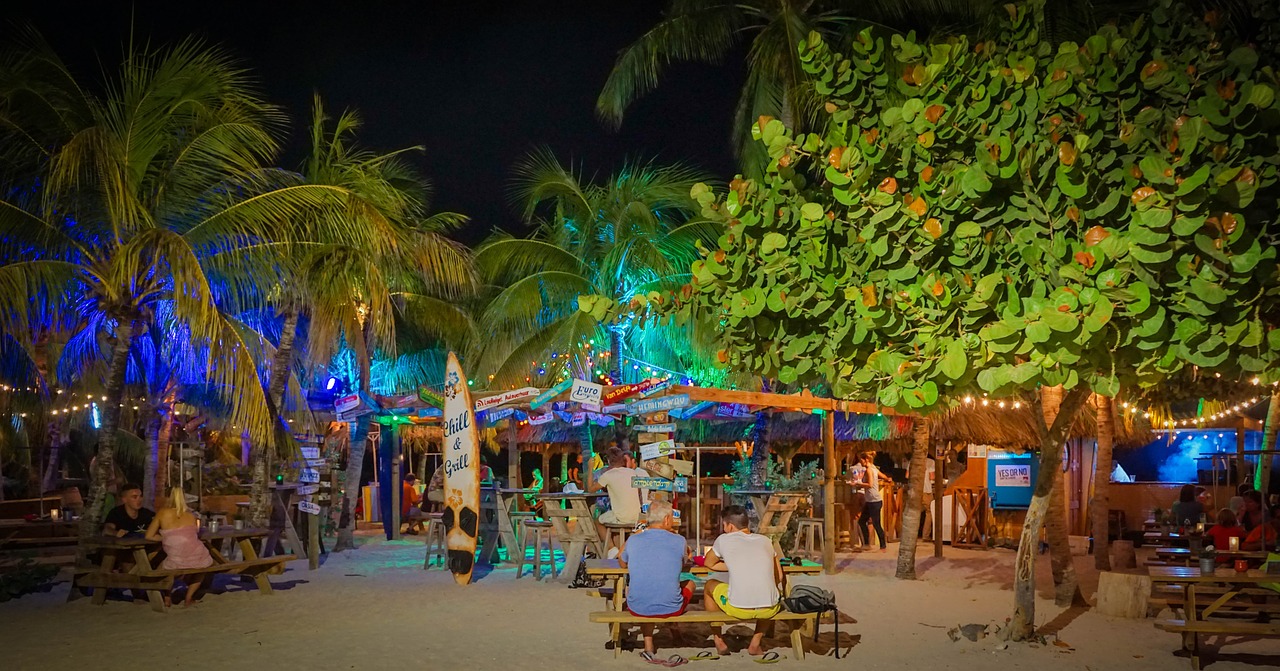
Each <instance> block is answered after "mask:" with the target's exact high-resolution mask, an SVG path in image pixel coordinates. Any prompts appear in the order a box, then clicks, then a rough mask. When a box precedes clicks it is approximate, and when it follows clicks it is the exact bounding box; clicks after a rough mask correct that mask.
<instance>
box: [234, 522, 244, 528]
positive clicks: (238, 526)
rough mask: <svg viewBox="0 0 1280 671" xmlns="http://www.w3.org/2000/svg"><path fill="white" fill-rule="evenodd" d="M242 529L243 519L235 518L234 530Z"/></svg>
mask: <svg viewBox="0 0 1280 671" xmlns="http://www.w3.org/2000/svg"><path fill="white" fill-rule="evenodd" d="M242 529H244V520H236V530H242Z"/></svg>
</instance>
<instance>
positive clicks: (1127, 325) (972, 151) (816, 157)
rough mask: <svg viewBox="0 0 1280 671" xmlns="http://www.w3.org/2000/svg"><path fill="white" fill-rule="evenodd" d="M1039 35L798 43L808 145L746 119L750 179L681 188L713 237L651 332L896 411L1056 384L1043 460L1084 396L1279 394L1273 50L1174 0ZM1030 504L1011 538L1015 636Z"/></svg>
mask: <svg viewBox="0 0 1280 671" xmlns="http://www.w3.org/2000/svg"><path fill="white" fill-rule="evenodd" d="M1248 7H1249V8H1251V9H1252V10H1254V11H1256V12H1266V11H1270V10H1269V9H1267V8H1266V7H1264V6H1263V5H1262V3H1260V2H1257V3H1251V4H1249V5H1248ZM1038 16H1039V9H1038V7H1037V6H1036V5H1034V4H1032V5H1016V6H1015V5H1010V6H1009V7H1008V17H1007V19H1005V20H1004V22H1003V25H1002V26H1000V29H1001V30H1000V32H999V33H998V37H996V38H994V39H986V40H970V39H966V38H953V39H947V40H942V41H930V42H922V41H918V40H916V39H915V38H914V36H913V35H907V36H901V35H893V36H891V37H889V38H888V39H887V40H886V39H885V37H883V36H881V35H879V34H877V33H876V32H875V31H873V30H870V29H868V30H865V31H863V32H862V33H860V34H859V35H857V37H856V39H854V40H853V41H852V43H851V44H850V45H849V46H848V52H849V53H848V55H847V56H845V55H842V54H840V53H837V52H836V51H835V50H834V48H833V47H832V45H829V44H827V43H826V42H824V41H823V40H822V39H821V38H820V37H818V36H817V35H810V36H809V38H808V39H807V40H805V41H804V42H802V43H801V44H799V45H798V49H799V53H800V58H801V61H802V62H803V63H804V67H805V69H806V70H807V71H808V72H809V74H810V75H811V76H812V77H813V78H814V80H815V87H816V91H817V93H818V94H819V95H821V96H823V97H825V99H826V100H825V105H824V108H825V113H826V114H827V123H826V126H825V130H824V131H823V132H821V133H806V134H793V133H792V132H791V131H790V130H788V129H787V128H786V127H785V126H784V125H783V124H782V123H781V122H779V121H777V120H774V119H769V118H765V117H762V118H761V119H759V121H758V124H757V126H756V135H757V137H758V139H759V141H760V142H761V143H763V144H764V145H765V146H766V147H767V149H768V152H769V156H770V157H771V161H772V162H771V164H770V167H769V170H768V171H767V173H766V175H765V177H764V178H763V179H760V180H743V179H738V180H735V181H734V182H732V183H731V184H730V186H729V188H728V190H726V191H723V192H716V191H713V190H712V189H710V188H707V187H704V186H699V187H695V189H694V195H695V197H696V198H697V199H698V201H699V202H700V203H701V205H702V207H703V209H704V214H706V215H707V216H708V217H712V218H717V219H719V220H720V221H722V222H723V224H724V233H723V235H721V236H720V238H719V240H718V244H717V246H716V247H715V248H714V249H707V250H705V256H704V258H703V259H700V260H699V261H697V262H695V263H694V264H693V268H692V274H693V281H692V282H691V283H690V284H689V285H687V286H685V287H684V288H683V290H682V292H681V295H679V296H677V297H676V299H677V300H676V301H674V302H671V303H670V304H669V305H668V306H666V307H661V306H660V307H658V312H660V313H661V314H662V315H663V317H662V318H675V319H679V318H680V317H681V315H682V314H683V313H684V312H685V311H687V310H690V309H692V308H694V307H695V306H696V307H699V308H702V309H712V310H718V311H719V314H720V316H721V326H722V328H723V343H724V349H723V350H721V352H720V354H719V357H720V360H721V361H722V362H723V363H724V364H725V365H728V366H731V367H735V368H743V369H746V370H749V371H751V372H753V373H756V374H760V375H765V376H770V377H776V378H778V379H780V380H783V381H784V382H800V383H823V384H827V385H829V386H830V388H831V389H832V390H833V391H834V393H835V395H837V396H839V397H858V398H874V399H875V400H877V401H878V402H879V403H881V404H883V405H884V406H887V407H892V408H895V409H896V410H899V411H906V412H916V413H926V412H929V411H931V410H933V409H935V408H938V407H941V406H943V405H945V404H946V403H948V402H949V399H954V398H957V397H959V396H962V395H965V394H971V393H987V394H990V395H992V396H1007V395H1013V394H1017V393H1019V392H1024V391H1032V390H1035V389H1037V388H1041V387H1054V388H1056V387H1061V388H1062V389H1063V395H1062V402H1061V407H1060V412H1059V413H1058V418H1057V420H1056V421H1053V422H1052V423H1051V424H1049V425H1047V426H1046V427H1045V431H1044V433H1043V437H1044V440H1043V445H1042V459H1044V460H1045V462H1046V463H1056V462H1057V460H1059V459H1060V458H1061V450H1062V443H1063V439H1064V437H1065V435H1066V431H1067V428H1068V427H1069V425H1070V423H1071V422H1072V421H1073V420H1074V418H1075V416H1076V414H1077V411H1078V410H1079V408H1080V407H1081V406H1082V405H1083V403H1084V402H1085V400H1086V398H1087V396H1088V394H1089V393H1090V391H1094V392H1097V393H1098V394H1101V395H1104V396H1114V395H1115V394H1116V393H1117V392H1118V390H1119V389H1120V388H1121V386H1134V387H1150V386H1153V385H1157V384H1159V383H1160V382H1161V380H1163V379H1164V378H1165V377H1167V376H1168V375H1170V374H1172V373H1176V372H1178V371H1180V370H1183V369H1185V368H1187V367H1189V366H1197V367H1200V368H1202V369H1208V370H1214V371H1219V372H1221V373H1222V375H1224V376H1234V377H1241V376H1250V377H1251V376H1255V375H1257V376H1260V377H1262V378H1264V379H1266V380H1269V379H1271V378H1274V377H1276V375H1277V371H1276V367H1275V364H1276V361H1277V357H1278V356H1280V331H1273V330H1270V329H1269V327H1270V326H1271V324H1270V323H1269V322H1270V320H1269V319H1268V316H1269V313H1270V312H1271V311H1272V310H1273V309H1274V305H1275V302H1276V296H1277V290H1278V289H1277V263H1276V257H1275V251H1274V249H1273V248H1272V246H1271V244H1270V243H1269V238H1268V236H1269V235H1270V228H1271V224H1272V223H1273V220H1274V218H1275V216H1276V215H1275V213H1276V204H1277V203H1276V201H1277V196H1278V195H1280V188H1278V187H1277V183H1276V163H1277V160H1278V158H1280V152H1278V151H1277V136H1276V131H1277V126H1278V125H1280V105H1278V104H1277V101H1276V87H1277V85H1278V84H1277V81H1276V73H1275V71H1274V69H1273V67H1272V63H1271V62H1270V61H1271V54H1272V53H1274V52H1273V50H1270V49H1268V48H1262V49H1255V48H1254V47H1252V46H1249V45H1247V44H1245V43H1244V42H1243V41H1242V40H1241V39H1240V38H1239V37H1238V36H1237V35H1234V34H1233V33H1232V32H1231V31H1230V30H1228V29H1226V28H1224V27H1223V26H1222V22H1221V21H1220V20H1219V18H1218V17H1217V16H1216V15H1214V14H1212V13H1211V14H1209V15H1207V16H1201V15H1198V14H1193V13H1192V12H1191V11H1190V10H1189V9H1188V8H1187V7H1186V6H1185V5H1183V4H1180V3H1176V2H1172V1H1171V0H1163V1H1162V2H1159V3H1157V4H1156V6H1155V7H1154V8H1153V10H1152V11H1151V13H1150V14H1149V15H1147V16H1144V17H1142V18H1141V19H1139V20H1137V21H1135V22H1134V23H1132V24H1129V25H1124V26H1118V27H1117V26H1107V27H1104V28H1103V29H1101V30H1099V31H1098V32H1097V33H1096V34H1094V35H1092V36H1090V37H1089V38H1088V39H1086V40H1085V41H1084V42H1083V43H1079V44H1077V43H1063V44H1051V43H1049V42H1047V41H1046V40H1044V39H1042V38H1041V30H1040V27H1041V21H1040V20H1039V18H1038ZM886 42H887V43H886ZM1268 44H1270V43H1268ZM1260 54H1262V56H1260ZM641 302H642V303H643V301H641ZM594 307H595V308H597V309H598V308H599V306H598V305H596V306H594ZM629 307H630V308H631V309H637V308H639V309H646V308H648V307H649V306H645V305H635V302H634V301H633V304H632V305H631V306H629ZM1052 470H1053V469H1042V470H1041V473H1042V474H1043V473H1047V472H1051V471H1052ZM1051 487H1052V477H1042V478H1041V481H1040V482H1038V483H1037V485H1036V489H1035V502H1034V503H1033V505H1032V507H1031V509H1030V510H1029V511H1028V516H1027V524H1026V525H1025V526H1024V532H1023V547H1021V548H1020V552H1019V573H1018V590H1017V606H1018V607H1017V610H1016V613H1015V621H1014V626H1013V627H1012V632H1013V634H1014V636H1015V637H1018V638H1021V637H1025V636H1027V635H1029V634H1030V632H1031V628H1032V623H1033V622H1034V618H1033V611H1032V609H1033V608H1034V599H1033V596H1034V595H1033V592H1032V589H1031V588H1032V585H1031V580H1032V573H1031V572H1030V570H1029V567H1030V565H1031V560H1032V557H1033V554H1032V552H1031V549H1032V544H1033V543H1034V542H1035V540H1036V538H1037V537H1038V534H1039V530H1040V526H1041V523H1042V521H1043V517H1044V513H1045V508H1046V504H1047V500H1048V494H1049V491H1050V489H1051Z"/></svg>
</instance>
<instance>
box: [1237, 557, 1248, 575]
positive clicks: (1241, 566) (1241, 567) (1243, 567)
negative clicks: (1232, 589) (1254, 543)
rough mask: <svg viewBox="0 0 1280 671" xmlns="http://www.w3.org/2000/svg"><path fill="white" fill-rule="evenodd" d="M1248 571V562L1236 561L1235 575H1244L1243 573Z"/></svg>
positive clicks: (1245, 560) (1243, 560)
mask: <svg viewBox="0 0 1280 671" xmlns="http://www.w3.org/2000/svg"><path fill="white" fill-rule="evenodd" d="M1248 570H1249V560H1247V559H1237V560H1236V573H1244V572H1245V571H1248Z"/></svg>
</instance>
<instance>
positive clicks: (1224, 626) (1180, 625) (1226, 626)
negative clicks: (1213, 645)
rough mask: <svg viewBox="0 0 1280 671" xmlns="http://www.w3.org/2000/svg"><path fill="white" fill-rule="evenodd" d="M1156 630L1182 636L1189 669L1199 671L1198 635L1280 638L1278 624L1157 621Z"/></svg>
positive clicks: (1222, 621)
mask: <svg viewBox="0 0 1280 671" xmlns="http://www.w3.org/2000/svg"><path fill="white" fill-rule="evenodd" d="M1156 628H1157V629H1162V630H1164V631H1170V632H1174V633H1179V634H1182V647H1183V649H1184V650H1186V651H1187V652H1188V653H1189V654H1190V656H1191V668H1192V669H1194V670H1195V671H1200V635H1201V634H1223V635H1228V636H1261V637H1266V638H1271V637H1280V622H1265V623H1264V622H1238V621H1224V620H1207V621H1206V620H1197V621H1195V622H1187V621H1186V620H1157V621H1156Z"/></svg>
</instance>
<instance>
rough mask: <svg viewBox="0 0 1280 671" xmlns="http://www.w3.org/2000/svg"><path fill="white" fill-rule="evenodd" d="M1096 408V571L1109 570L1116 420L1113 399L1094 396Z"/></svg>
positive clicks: (1094, 555) (1094, 481)
mask: <svg viewBox="0 0 1280 671" xmlns="http://www.w3.org/2000/svg"><path fill="white" fill-rule="evenodd" d="M1094 398H1095V400H1096V405H1097V409H1098V454H1097V456H1095V457H1094V464H1093V505H1091V506H1089V507H1090V509H1091V510H1092V511H1093V565H1094V566H1095V567H1096V568H1097V569H1098V570H1099V571H1110V570H1111V538H1110V536H1109V533H1110V529H1109V526H1110V525H1109V524H1108V517H1109V514H1110V509H1111V449H1112V446H1113V445H1114V443H1115V421H1114V418H1113V417H1112V415H1111V405H1112V401H1111V399H1110V398H1109V397H1107V396H1102V395H1098V396H1095V397H1094Z"/></svg>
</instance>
